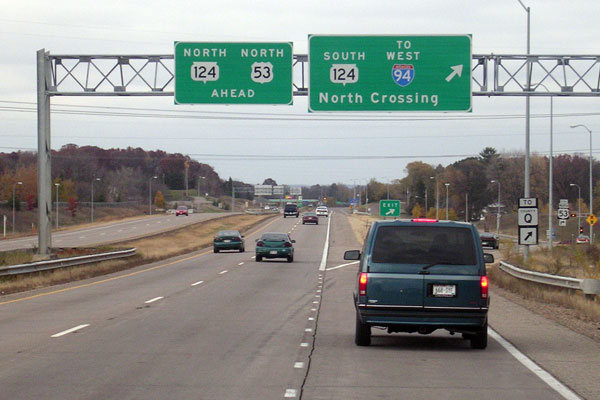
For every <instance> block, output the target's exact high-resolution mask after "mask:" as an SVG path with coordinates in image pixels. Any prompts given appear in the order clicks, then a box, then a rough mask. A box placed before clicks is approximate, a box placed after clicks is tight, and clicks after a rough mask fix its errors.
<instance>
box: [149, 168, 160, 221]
mask: <svg viewBox="0 0 600 400" xmlns="http://www.w3.org/2000/svg"><path fill="white" fill-rule="evenodd" d="M152 179H158V176H153V177H152V178H150V179H149V180H148V213H149V214H150V215H152Z"/></svg>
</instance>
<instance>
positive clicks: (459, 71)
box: [446, 64, 463, 82]
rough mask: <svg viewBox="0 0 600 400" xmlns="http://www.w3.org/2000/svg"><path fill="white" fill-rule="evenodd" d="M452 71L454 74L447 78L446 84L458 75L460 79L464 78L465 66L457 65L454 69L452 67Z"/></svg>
mask: <svg viewBox="0 0 600 400" xmlns="http://www.w3.org/2000/svg"><path fill="white" fill-rule="evenodd" d="M450 68H451V69H452V72H451V73H450V75H448V76H447V77H446V82H450V81H451V80H452V78H454V77H455V76H456V75H458V77H459V78H460V77H461V76H462V70H463V66H462V64H461V65H455V66H453V67H450Z"/></svg>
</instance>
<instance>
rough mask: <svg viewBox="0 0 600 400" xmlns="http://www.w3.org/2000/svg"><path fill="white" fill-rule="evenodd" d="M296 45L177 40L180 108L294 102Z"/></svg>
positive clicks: (177, 96) (177, 93)
mask: <svg viewBox="0 0 600 400" xmlns="http://www.w3.org/2000/svg"><path fill="white" fill-rule="evenodd" d="M292 60H293V51H292V43H212V42H202V43H191V42H175V104H292V90H293V85H292Z"/></svg>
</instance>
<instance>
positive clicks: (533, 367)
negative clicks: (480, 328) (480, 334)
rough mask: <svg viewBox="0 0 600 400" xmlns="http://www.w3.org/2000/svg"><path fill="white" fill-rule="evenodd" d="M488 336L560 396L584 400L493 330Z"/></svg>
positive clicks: (571, 399) (489, 331) (490, 330)
mask: <svg viewBox="0 0 600 400" xmlns="http://www.w3.org/2000/svg"><path fill="white" fill-rule="evenodd" d="M488 334H489V335H490V336H491V337H492V338H494V340H495V341H496V342H498V343H500V345H501V346H502V347H504V348H505V349H506V351H508V352H509V353H510V354H511V355H512V356H513V357H514V358H516V359H517V360H518V361H519V362H520V363H521V364H523V365H524V366H525V367H527V369H529V370H530V371H531V372H533V373H534V374H536V375H537V376H538V377H539V378H540V379H541V380H543V381H544V382H546V384H547V385H548V386H550V387H551V388H552V389H554V390H555V391H556V392H558V394H560V395H561V396H562V397H564V398H565V399H567V400H582V399H581V397H579V396H577V394H576V393H575V392H573V391H572V390H571V389H569V388H568V387H566V386H565V385H563V384H562V383H560V382H559V381H558V380H557V379H556V378H555V377H553V376H552V375H550V374H549V373H548V372H547V371H546V370H545V369H543V368H542V367H540V366H539V365H537V364H536V363H535V362H533V361H532V360H531V359H530V358H529V357H527V356H526V355H525V354H523V353H521V352H520V351H519V350H517V348H516V347H515V346H513V345H512V344H510V343H509V342H508V341H507V340H506V339H504V338H503V337H502V336H500V334H499V333H498V332H496V331H495V330H493V329H492V328H488Z"/></svg>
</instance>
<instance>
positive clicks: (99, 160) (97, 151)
mask: <svg viewBox="0 0 600 400" xmlns="http://www.w3.org/2000/svg"><path fill="white" fill-rule="evenodd" d="M51 159H52V180H53V183H55V184H56V183H58V184H59V185H58V186H56V185H53V187H52V201H55V198H56V197H55V196H56V192H55V188H56V187H58V198H59V201H61V202H73V201H78V202H89V201H90V200H91V194H92V184H93V186H94V187H93V193H94V201H95V202H116V203H119V202H128V201H141V202H145V201H147V199H148V190H149V185H150V180H152V189H153V192H156V191H157V190H158V191H162V192H165V191H167V190H169V189H172V190H181V189H185V180H186V169H187V181H188V188H189V190H193V191H194V193H196V190H197V189H198V188H200V191H201V192H203V193H209V194H210V195H211V196H220V195H222V194H223V193H231V186H232V185H234V184H236V185H237V184H240V185H243V183H242V182H233V181H232V180H231V179H229V180H227V181H224V180H222V179H221V178H220V177H219V174H217V173H216V172H215V171H214V169H213V168H212V167H211V166H210V165H207V164H203V163H200V162H198V161H196V160H193V159H191V158H190V157H189V156H185V155H183V154H170V153H166V152H164V151H160V150H159V151H145V150H143V149H141V148H131V147H128V148H126V149H101V148H99V147H95V146H83V147H79V146H77V145H74V144H69V145H66V146H63V147H62V148H61V149H60V150H58V151H52V153H51ZM186 165H187V167H186ZM154 177H156V178H154ZM18 182H21V183H20V184H17V183H18ZM92 182H93V183H92ZM13 191H14V194H15V200H16V201H15V206H16V207H17V209H19V208H20V207H21V205H22V204H26V205H27V207H29V208H30V209H31V208H33V207H37V154H36V153H35V152H22V151H19V152H12V153H0V201H1V202H3V203H4V204H5V205H8V206H9V207H12V199H13Z"/></svg>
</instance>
